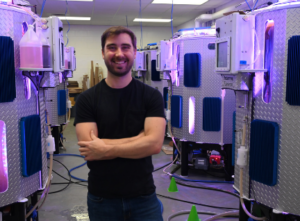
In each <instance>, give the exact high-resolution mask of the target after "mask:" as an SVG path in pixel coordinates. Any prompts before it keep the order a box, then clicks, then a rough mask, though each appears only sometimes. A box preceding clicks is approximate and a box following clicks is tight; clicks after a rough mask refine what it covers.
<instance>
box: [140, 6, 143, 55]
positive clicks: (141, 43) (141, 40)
mask: <svg viewBox="0 0 300 221" xmlns="http://www.w3.org/2000/svg"><path fill="white" fill-rule="evenodd" d="M139 17H140V18H142V0H140V12H139ZM140 26H141V39H140V47H141V50H142V49H143V22H140Z"/></svg>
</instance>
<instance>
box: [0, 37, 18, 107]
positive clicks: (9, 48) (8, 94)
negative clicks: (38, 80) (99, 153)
mask: <svg viewBox="0 0 300 221" xmlns="http://www.w3.org/2000/svg"><path fill="white" fill-rule="evenodd" d="M15 98H16V80H15V56H14V42H13V40H12V39H11V38H10V37H3V36H0V103H3V102H12V101H13V100H14V99H15Z"/></svg>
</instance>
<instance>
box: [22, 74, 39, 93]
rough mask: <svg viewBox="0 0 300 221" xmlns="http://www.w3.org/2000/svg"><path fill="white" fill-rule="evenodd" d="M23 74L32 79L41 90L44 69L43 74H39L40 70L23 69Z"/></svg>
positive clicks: (37, 88)
mask: <svg viewBox="0 0 300 221" xmlns="http://www.w3.org/2000/svg"><path fill="white" fill-rule="evenodd" d="M22 75H23V76H25V77H28V78H29V79H30V80H31V81H32V83H33V84H34V86H35V88H36V90H37V91H39V90H40V84H41V80H42V79H43V77H44V71H42V72H41V75H40V74H39V71H34V72H30V71H22Z"/></svg>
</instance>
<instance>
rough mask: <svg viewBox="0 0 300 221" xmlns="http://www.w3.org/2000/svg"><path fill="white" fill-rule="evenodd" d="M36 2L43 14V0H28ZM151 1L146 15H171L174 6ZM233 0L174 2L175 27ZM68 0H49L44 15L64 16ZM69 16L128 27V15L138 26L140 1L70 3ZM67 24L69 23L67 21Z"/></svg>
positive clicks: (144, 10) (147, 0) (144, 8)
mask: <svg viewBox="0 0 300 221" xmlns="http://www.w3.org/2000/svg"><path fill="white" fill-rule="evenodd" d="M29 2H30V3H31V4H33V5H37V13H38V14H40V13H41V7H42V3H43V0H29ZM151 2H152V0H142V17H143V18H170V16H171V7H172V6H171V5H162V4H151ZM228 2H231V0H209V1H208V2H206V3H204V4H202V5H199V6H197V5H174V9H173V26H174V27H176V26H178V25H181V24H183V23H185V22H187V21H189V20H191V19H194V18H195V17H197V16H198V15H200V14H202V13H205V12H207V11H210V10H211V9H214V8H216V7H219V6H222V5H224V4H226V3H228ZM66 7H67V4H66V1H57V0H47V1H46V4H45V8H44V12H43V17H48V16H50V15H58V14H60V15H64V14H65V11H66ZM68 8H69V10H68V13H67V15H68V16H88V17H91V21H70V24H87V25H123V26H126V15H127V18H128V25H129V26H135V25H139V23H137V22H133V19H134V18H137V17H139V0H94V1H93V2H74V1H72V2H68ZM64 23H66V22H64ZM143 26H170V23H146V22H144V23H143Z"/></svg>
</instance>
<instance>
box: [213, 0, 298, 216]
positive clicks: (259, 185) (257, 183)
mask: <svg viewBox="0 0 300 221" xmlns="http://www.w3.org/2000/svg"><path fill="white" fill-rule="evenodd" d="M299 15H300V3H299V2H288V3H279V4H273V5H271V6H268V7H265V8H262V9H258V10H255V11H253V12H250V13H249V14H247V15H234V14H232V15H230V16H229V17H228V16H226V17H227V18H226V17H224V18H222V19H220V20H217V21H216V28H217V33H218V30H219V34H220V36H218V37H219V38H218V39H219V41H216V48H218V50H219V51H220V54H216V61H217V64H218V66H217V67H216V68H215V70H216V72H217V73H218V74H220V75H221V76H222V79H223V84H222V88H230V89H232V90H235V93H236V117H235V123H234V124H235V125H234V127H235V133H234V143H235V162H237V164H238V165H237V166H236V167H235V172H234V174H235V177H238V178H239V179H235V180H234V188H235V189H236V190H237V191H239V192H241V195H242V197H243V200H244V202H245V204H246V205H250V201H252V200H253V201H255V202H257V204H256V205H259V206H258V208H262V207H263V210H264V215H265V216H267V219H269V220H288V219H289V218H290V217H293V216H295V215H296V216H299V215H300V210H299V206H298V205H299V204H300V195H299V191H298V187H297V186H298V180H297V177H299V170H298V169H295V168H298V167H299V165H298V164H299V160H298V153H299V148H298V146H299V143H300V138H299V130H298V125H299V123H300V122H299V117H298V116H299V114H300V109H299V105H300V100H299V96H298V92H297V91H298V90H299V83H300V82H299V80H298V79H299V78H298V76H299V75H298V73H299V66H298V63H299V62H297V60H298V58H299V56H300V55H299V50H298V46H297V45H299V43H300V38H299V29H300V26H299V25H298V24H299V21H300V16H299ZM233 17H236V18H235V19H234V18H233ZM239 17H240V18H239ZM249 17H254V20H253V21H254V23H253V26H252V25H251V27H253V33H251V34H249V33H250V31H249V30H248V34H249V36H251V38H252V39H248V40H247V41H246V42H253V56H252V55H251V59H250V60H247V59H246V58H245V57H244V58H242V54H241V53H240V56H238V53H235V55H234V50H235V51H237V49H238V48H239V47H241V45H240V41H243V40H244V37H245V33H247V32H246V31H238V32H237V33H236V37H235V39H236V40H233V38H234V36H224V34H225V32H226V34H229V33H232V35H233V32H230V30H232V31H233V30H234V29H231V28H229V27H227V26H225V21H227V22H228V21H230V20H228V19H229V18H232V19H233V21H237V19H238V18H239V22H236V23H235V24H236V25H239V27H237V29H236V30H241V29H240V28H241V26H243V24H246V23H247V21H245V20H247V19H248V18H249ZM225 18H226V19H225ZM251 20H252V19H251ZM249 21H250V20H249ZM249 21H248V22H249ZM232 23H233V24H234V22H232ZM226 25H227V24H226ZM249 27H250V26H249ZM218 28H219V29H218ZM249 29H250V28H249ZM222 30H223V31H222ZM222 38H223V41H221V39H222ZM226 38H228V41H226ZM229 39H230V41H229ZM239 39H240V40H239ZM224 42H225V44H227V47H225V44H224V45H223V46H222V45H221V44H222V43H224ZM229 43H230V44H229ZM218 44H219V46H218ZM251 44H252V43H251ZM251 48H252V46H251ZM222 51H223V52H222ZM221 52H222V53H221ZM240 52H242V51H240ZM228 54H229V56H227V55H228ZM243 56H245V53H244V55H243ZM228 58H229V59H231V60H228ZM228 61H230V63H229V65H228ZM244 61H246V62H244ZM222 69H223V70H222ZM241 128H243V129H241ZM238 156H239V157H241V158H242V159H240V158H238ZM258 165H260V166H259V167H258ZM291 168H293V169H291ZM241 184H242V185H241ZM261 205H263V206H261ZM242 211H243V210H242ZM292 214H293V215H292ZM241 217H244V215H243V216H241ZM294 219H298V218H295V217H294Z"/></svg>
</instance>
